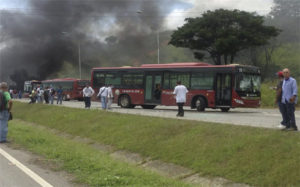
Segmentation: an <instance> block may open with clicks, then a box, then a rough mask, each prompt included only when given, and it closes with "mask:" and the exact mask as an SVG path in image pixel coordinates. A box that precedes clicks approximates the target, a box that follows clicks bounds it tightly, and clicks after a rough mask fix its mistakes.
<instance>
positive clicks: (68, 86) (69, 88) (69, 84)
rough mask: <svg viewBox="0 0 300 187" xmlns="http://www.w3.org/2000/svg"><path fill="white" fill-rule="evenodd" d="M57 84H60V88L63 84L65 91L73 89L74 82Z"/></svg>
mask: <svg viewBox="0 0 300 187" xmlns="http://www.w3.org/2000/svg"><path fill="white" fill-rule="evenodd" d="M57 84H58V88H59V86H61V87H62V89H63V90H64V91H71V90H73V82H58V83H57Z"/></svg>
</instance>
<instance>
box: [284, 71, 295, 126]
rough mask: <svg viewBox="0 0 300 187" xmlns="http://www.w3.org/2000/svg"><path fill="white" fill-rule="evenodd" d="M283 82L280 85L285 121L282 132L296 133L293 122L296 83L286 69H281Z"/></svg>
mask: <svg viewBox="0 0 300 187" xmlns="http://www.w3.org/2000/svg"><path fill="white" fill-rule="evenodd" d="M282 72H283V76H284V81H283V84H282V98H281V102H282V103H283V106H284V107H283V109H284V110H283V115H284V117H285V119H286V128H285V129H284V130H289V131H297V130H298V128H297V125H296V120H295V104H296V103H297V94H298V88H297V82H296V80H295V79H294V78H293V77H291V76H290V70H289V69H288V68H285V69H283V71H282Z"/></svg>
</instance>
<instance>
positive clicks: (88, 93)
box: [82, 84, 95, 109]
mask: <svg viewBox="0 0 300 187" xmlns="http://www.w3.org/2000/svg"><path fill="white" fill-rule="evenodd" d="M82 92H83V100H84V104H85V108H88V109H89V108H90V107H91V97H92V96H93V95H94V93H95V91H94V90H93V88H92V87H90V85H89V84H86V85H85V87H84V88H83V91H82Z"/></svg>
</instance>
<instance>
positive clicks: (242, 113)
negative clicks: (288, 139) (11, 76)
mask: <svg viewBox="0 0 300 187" xmlns="http://www.w3.org/2000/svg"><path fill="white" fill-rule="evenodd" d="M22 101H23V102H29V100H24V99H23V100H22ZM55 105H56V104H55ZM63 106H67V107H73V108H84V103H83V102H79V101H65V102H63ZM91 109H101V103H99V102H92V106H91ZM184 109H185V116H184V117H183V118H182V117H176V113H177V107H175V106H157V107H156V108H155V109H142V108H141V107H140V106H137V107H136V108H134V109H125V108H121V107H119V106H117V105H116V104H113V108H112V110H109V111H110V112H119V113H126V114H138V115H145V116H156V117H164V118H177V119H182V120H196V121H206V122H217V123H225V124H232V125H246V126H254V127H263V128H278V125H279V124H280V121H281V114H280V113H279V111H278V109H277V108H274V109H262V108H236V109H230V111H229V112H221V111H220V110H214V109H206V111H205V112H198V111H196V110H191V109H190V108H189V107H185V108H184ZM295 116H296V122H298V123H300V111H296V112H295ZM299 127H300V126H299Z"/></svg>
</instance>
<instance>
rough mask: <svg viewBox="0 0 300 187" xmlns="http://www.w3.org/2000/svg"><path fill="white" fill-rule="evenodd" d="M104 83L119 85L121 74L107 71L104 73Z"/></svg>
mask: <svg viewBox="0 0 300 187" xmlns="http://www.w3.org/2000/svg"><path fill="white" fill-rule="evenodd" d="M105 84H106V85H110V84H111V85H114V86H120V85H121V75H120V74H113V73H107V74H106V75H105Z"/></svg>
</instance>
